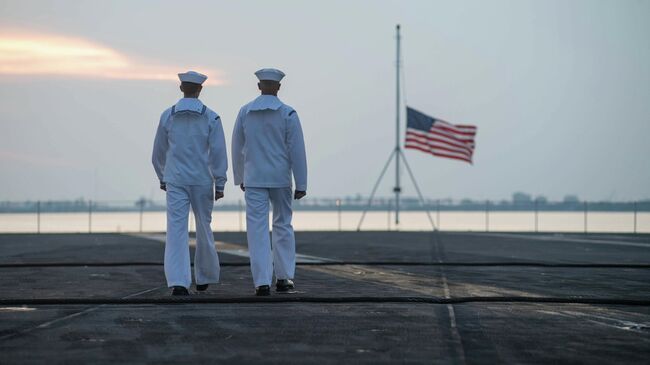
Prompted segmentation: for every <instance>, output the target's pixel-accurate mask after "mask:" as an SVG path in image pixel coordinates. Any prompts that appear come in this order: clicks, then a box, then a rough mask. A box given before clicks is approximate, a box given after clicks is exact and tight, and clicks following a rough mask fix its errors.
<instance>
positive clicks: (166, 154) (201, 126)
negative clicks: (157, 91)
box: [152, 72, 228, 288]
mask: <svg viewBox="0 0 650 365" xmlns="http://www.w3.org/2000/svg"><path fill="white" fill-rule="evenodd" d="M197 75H198V76H197ZM179 78H180V79H181V81H187V82H193V83H198V84H202V83H203V81H205V79H207V77H205V76H204V75H201V74H198V73H194V72H188V73H184V74H179ZM152 162H153V166H154V169H155V170H156V174H157V175H158V179H159V180H160V182H161V183H165V184H166V186H167V241H166V244H165V276H166V278H167V285H168V286H169V287H172V286H183V287H185V288H189V287H190V285H191V283H192V274H191V268H190V267H191V266H190V252H189V245H188V239H189V234H188V222H187V220H188V216H189V209H190V206H191V207H192V210H193V211H194V217H195V221H196V251H195V255H194V275H195V280H196V284H197V285H201V284H211V283H217V282H219V270H220V269H219V258H218V256H217V251H216V249H215V247H214V236H213V233H212V229H211V227H210V222H211V221H212V207H213V205H214V190H213V186H214V189H216V190H217V191H223V189H224V186H225V184H226V170H227V169H228V157H227V153H226V144H225V138H224V132H223V126H222V125H221V119H220V118H219V115H218V114H217V113H215V112H214V111H212V110H210V108H208V107H206V106H205V105H203V103H202V102H201V101H200V100H199V99H196V98H182V99H180V100H179V101H178V103H176V105H174V106H173V107H171V108H169V109H167V110H165V111H164V112H163V113H162V116H161V117H160V124H159V125H158V131H157V132H156V138H155V141H154V147H153V157H152Z"/></svg>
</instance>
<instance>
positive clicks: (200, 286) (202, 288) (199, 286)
mask: <svg viewBox="0 0 650 365" xmlns="http://www.w3.org/2000/svg"><path fill="white" fill-rule="evenodd" d="M207 289H208V284H196V290H198V291H206V290H207Z"/></svg>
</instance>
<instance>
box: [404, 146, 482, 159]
mask: <svg viewBox="0 0 650 365" xmlns="http://www.w3.org/2000/svg"><path fill="white" fill-rule="evenodd" d="M406 145H410V146H416V145H417V146H419V147H422V148H427V149H428V150H429V151H434V152H440V153H446V154H453V155H457V156H462V157H465V158H470V159H471V158H472V154H471V153H467V152H465V151H458V150H453V149H450V148H446V147H439V146H432V145H430V144H422V143H417V142H415V143H414V142H408V143H407V144H405V146H406Z"/></svg>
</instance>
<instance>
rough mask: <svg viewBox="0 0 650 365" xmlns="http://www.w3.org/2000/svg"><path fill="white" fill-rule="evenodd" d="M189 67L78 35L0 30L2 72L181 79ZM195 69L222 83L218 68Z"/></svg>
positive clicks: (3, 73)
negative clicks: (134, 54) (136, 56)
mask: <svg viewBox="0 0 650 365" xmlns="http://www.w3.org/2000/svg"><path fill="white" fill-rule="evenodd" d="M189 69H192V68H188V67H182V66H170V65H161V64H160V63H157V62H147V61H142V60H136V59H134V58H132V57H129V56H127V55H125V54H122V53H120V52H119V51H117V50H114V49H111V48H109V47H106V46H103V45H100V44H96V43H93V42H90V41H87V40H83V39H78V38H69V37H61V36H50V35H5V34H0V75H29V76H70V77H84V78H102V79H122V80H164V81H178V78H177V73H179V72H184V71H187V70H189ZM194 70H195V71H198V72H201V73H204V74H206V75H208V80H207V82H206V84H209V85H210V84H211V85H219V84H223V82H222V80H220V78H219V74H220V73H219V72H216V71H214V70H210V69H206V68H196V69H194Z"/></svg>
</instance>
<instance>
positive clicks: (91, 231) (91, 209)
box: [88, 199, 93, 233]
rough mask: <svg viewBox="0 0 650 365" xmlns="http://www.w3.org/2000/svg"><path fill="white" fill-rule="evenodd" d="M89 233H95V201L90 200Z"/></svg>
mask: <svg viewBox="0 0 650 365" xmlns="http://www.w3.org/2000/svg"><path fill="white" fill-rule="evenodd" d="M88 233H93V201H92V199H91V200H88Z"/></svg>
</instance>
